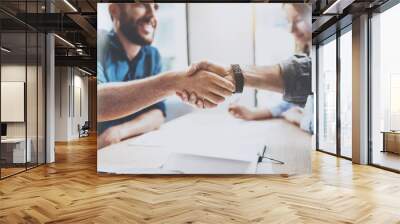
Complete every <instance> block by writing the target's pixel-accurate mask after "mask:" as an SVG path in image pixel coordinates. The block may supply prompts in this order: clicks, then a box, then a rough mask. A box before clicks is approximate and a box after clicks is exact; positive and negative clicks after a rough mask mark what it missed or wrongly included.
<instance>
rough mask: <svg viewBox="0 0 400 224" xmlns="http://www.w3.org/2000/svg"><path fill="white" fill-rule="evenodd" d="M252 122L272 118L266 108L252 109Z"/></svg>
mask: <svg viewBox="0 0 400 224" xmlns="http://www.w3.org/2000/svg"><path fill="white" fill-rule="evenodd" d="M252 118H253V120H266V119H270V118H272V114H271V111H270V110H269V109H267V108H262V109H261V108H259V109H254V110H253V111H252Z"/></svg>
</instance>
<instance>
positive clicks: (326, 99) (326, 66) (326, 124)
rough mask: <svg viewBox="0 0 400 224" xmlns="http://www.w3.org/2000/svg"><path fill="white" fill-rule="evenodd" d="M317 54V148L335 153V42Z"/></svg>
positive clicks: (329, 43) (322, 48)
mask: <svg viewBox="0 0 400 224" xmlns="http://www.w3.org/2000/svg"><path fill="white" fill-rule="evenodd" d="M318 53H319V54H318V57H319V72H318V76H319V77H318V94H319V96H318V100H319V102H318V118H317V119H318V122H319V123H318V148H319V149H320V150H323V151H327V152H331V153H336V40H333V41H330V42H328V43H327V44H325V45H321V46H320V47H319V52H318Z"/></svg>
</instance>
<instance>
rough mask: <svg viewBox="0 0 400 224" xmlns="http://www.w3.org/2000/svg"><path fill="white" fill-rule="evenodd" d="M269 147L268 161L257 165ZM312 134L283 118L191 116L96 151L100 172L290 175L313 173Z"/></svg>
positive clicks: (222, 114) (216, 115) (216, 114)
mask: <svg viewBox="0 0 400 224" xmlns="http://www.w3.org/2000/svg"><path fill="white" fill-rule="evenodd" d="M265 145H266V146H267V150H266V154H265V155H266V156H268V157H270V158H274V159H276V160H279V161H282V162H284V163H285V164H284V165H281V164H277V163H276V162H273V161H271V160H268V159H264V161H263V162H262V163H260V164H259V163H257V159H258V154H259V153H260V152H262V150H263V148H264V146H265ZM310 152H311V135H309V134H308V133H306V132H304V131H302V130H301V129H299V128H298V127H296V126H295V125H293V124H290V123H288V122H287V121H285V120H282V119H273V120H265V121H243V120H238V119H235V118H233V117H231V116H230V115H229V114H228V113H227V112H226V113H225V112H218V113H217V112H205V111H202V112H196V113H190V114H187V115H185V116H182V117H180V118H177V119H175V120H172V121H170V122H168V123H166V124H164V125H163V126H162V127H161V128H160V129H159V130H157V131H153V132H150V133H147V134H144V135H141V136H139V137H136V138H131V139H128V140H125V141H122V142H120V143H118V144H114V145H111V146H108V147H105V148H103V149H100V150H98V157H97V158H98V159H97V163H98V164H97V167H98V171H99V172H109V173H132V174H138V173H201V174H210V173H238V174H254V173H266V174H282V173H285V174H294V173H308V172H311V156H310Z"/></svg>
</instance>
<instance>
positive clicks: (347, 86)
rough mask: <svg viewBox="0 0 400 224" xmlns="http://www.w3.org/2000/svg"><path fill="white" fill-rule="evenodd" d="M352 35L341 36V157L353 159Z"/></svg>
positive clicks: (349, 33) (349, 31)
mask: <svg viewBox="0 0 400 224" xmlns="http://www.w3.org/2000/svg"><path fill="white" fill-rule="evenodd" d="M352 74H353V71H352V34H351V27H349V30H348V31H347V32H346V33H344V34H342V35H341V36H340V155H341V156H344V157H347V158H351V157H352V148H351V145H352V96H353V94H352Z"/></svg>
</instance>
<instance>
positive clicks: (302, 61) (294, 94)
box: [280, 54, 312, 107]
mask: <svg viewBox="0 0 400 224" xmlns="http://www.w3.org/2000/svg"><path fill="white" fill-rule="evenodd" d="M280 68H281V72H282V77H283V83H284V91H283V99H284V100H285V101H287V102H290V103H293V104H296V105H299V106H301V107H304V105H305V103H306V102H307V97H308V95H310V94H311V92H312V90H311V58H310V57H308V56H307V55H305V54H296V55H294V56H292V57H291V58H290V59H288V60H285V61H283V62H282V63H280Z"/></svg>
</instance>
